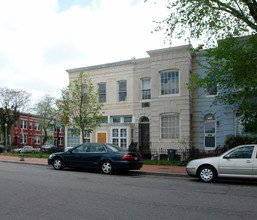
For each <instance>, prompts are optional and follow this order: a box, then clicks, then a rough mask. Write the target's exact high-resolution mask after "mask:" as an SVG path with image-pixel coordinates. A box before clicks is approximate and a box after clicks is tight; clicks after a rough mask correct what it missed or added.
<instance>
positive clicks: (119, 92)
mask: <svg viewBox="0 0 257 220" xmlns="http://www.w3.org/2000/svg"><path fill="white" fill-rule="evenodd" d="M122 82H125V83H126V91H125V92H124V91H120V83H122ZM127 88H128V86H127V80H120V81H118V102H126V101H127V95H128V94H127ZM121 93H125V94H126V95H125V99H124V100H120V94H121Z"/></svg>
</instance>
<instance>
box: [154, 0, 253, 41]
mask: <svg viewBox="0 0 257 220" xmlns="http://www.w3.org/2000/svg"><path fill="white" fill-rule="evenodd" d="M167 8H168V9H170V10H169V11H170V14H169V15H168V17H167V18H166V19H165V20H163V21H161V22H157V23H158V24H159V25H158V27H157V28H156V31H160V30H164V31H165V34H166V37H167V40H170V39H171V38H172V37H174V36H175V37H178V38H185V36H186V34H188V35H189V38H191V39H197V40H198V39H201V38H202V37H204V38H206V39H207V42H210V41H211V40H212V42H213V41H214V42H216V39H224V38H226V37H228V36H243V35H252V34H254V33H256V31H257V1H256V0H168V1H167Z"/></svg>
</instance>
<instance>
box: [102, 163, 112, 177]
mask: <svg viewBox="0 0 257 220" xmlns="http://www.w3.org/2000/svg"><path fill="white" fill-rule="evenodd" d="M101 171H102V173H104V174H111V173H112V172H113V164H112V162H111V161H109V160H106V161H104V162H102V163H101Z"/></svg>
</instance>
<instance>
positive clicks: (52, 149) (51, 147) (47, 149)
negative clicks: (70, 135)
mask: <svg viewBox="0 0 257 220" xmlns="http://www.w3.org/2000/svg"><path fill="white" fill-rule="evenodd" d="M40 150H41V151H42V152H44V153H55V152H60V151H61V149H59V148H58V147H56V146H54V145H51V144H46V145H43V146H42V147H41V148H40Z"/></svg>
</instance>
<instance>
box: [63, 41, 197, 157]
mask: <svg viewBox="0 0 257 220" xmlns="http://www.w3.org/2000/svg"><path fill="white" fill-rule="evenodd" d="M188 49H189V45H185V46H179V47H172V48H166V49H159V50H153V51H148V52H147V53H148V55H149V57H147V58H142V59H131V60H127V61H121V62H116V63H109V64H103V65H96V66H89V67H83V68H76V69H69V70H67V72H68V74H69V81H70V82H71V81H73V80H75V79H76V78H77V77H78V75H79V73H80V72H81V71H84V72H85V73H87V74H89V76H90V77H91V80H92V82H93V83H94V85H95V88H97V89H99V100H103V103H104V108H103V112H104V115H105V116H106V123H103V124H102V125H101V127H100V128H97V129H96V130H95V131H94V132H93V133H92V134H90V135H88V136H87V140H85V141H91V142H108V143H113V144H117V145H119V146H120V147H123V148H128V147H129V146H131V145H133V146H135V147H136V148H137V149H139V150H140V151H141V152H143V153H145V152H147V153H149V152H151V151H152V150H154V149H170V148H171V149H178V148H183V147H185V145H187V146H188V145H189V142H190V141H191V139H192V137H191V117H192V101H193V99H192V94H191V92H190V91H189V90H188V83H189V79H190V77H191V74H192V53H191V51H190V50H188ZM70 133H71V131H69V129H67V133H66V134H67V137H66V143H67V144H66V146H67V147H73V146H75V145H76V144H79V143H81V142H82V140H81V137H74V136H72V135H69V134H70Z"/></svg>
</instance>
